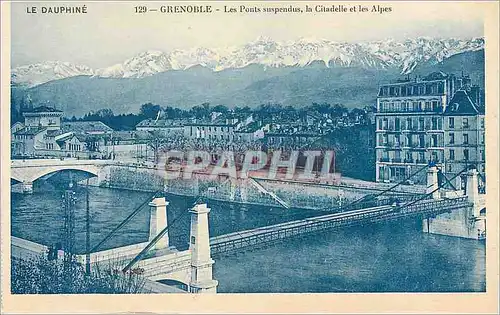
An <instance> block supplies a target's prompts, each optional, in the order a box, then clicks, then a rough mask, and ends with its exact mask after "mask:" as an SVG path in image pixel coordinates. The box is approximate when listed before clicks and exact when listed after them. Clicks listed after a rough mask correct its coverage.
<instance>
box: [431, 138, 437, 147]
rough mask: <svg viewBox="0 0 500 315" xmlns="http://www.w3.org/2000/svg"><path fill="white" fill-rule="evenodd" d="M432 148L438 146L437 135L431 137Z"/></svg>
mask: <svg viewBox="0 0 500 315" xmlns="http://www.w3.org/2000/svg"><path fill="white" fill-rule="evenodd" d="M432 146H433V147H437V146H438V136H437V135H432Z"/></svg>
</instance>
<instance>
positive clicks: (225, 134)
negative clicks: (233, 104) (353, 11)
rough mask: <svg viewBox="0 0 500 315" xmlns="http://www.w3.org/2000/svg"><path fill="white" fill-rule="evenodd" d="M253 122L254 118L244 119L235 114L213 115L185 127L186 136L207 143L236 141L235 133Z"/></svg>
mask: <svg viewBox="0 0 500 315" xmlns="http://www.w3.org/2000/svg"><path fill="white" fill-rule="evenodd" d="M252 122H253V117H252V116H251V115H250V116H248V117H242V116H241V115H237V114H234V113H228V114H220V113H218V115H213V116H212V117H211V119H208V120H201V121H198V120H196V119H194V120H193V121H191V122H189V123H186V124H185V125H184V136H185V137H187V138H190V139H197V140H207V141H225V142H232V141H233V140H235V132H236V131H238V130H240V129H242V128H244V127H245V126H248V125H249V124H251V123H252Z"/></svg>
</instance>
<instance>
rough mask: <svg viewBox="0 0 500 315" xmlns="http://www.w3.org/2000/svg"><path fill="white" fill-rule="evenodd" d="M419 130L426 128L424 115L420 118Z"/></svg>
mask: <svg viewBox="0 0 500 315" xmlns="http://www.w3.org/2000/svg"><path fill="white" fill-rule="evenodd" d="M418 130H420V131H422V130H424V118H423V117H420V118H419V119H418Z"/></svg>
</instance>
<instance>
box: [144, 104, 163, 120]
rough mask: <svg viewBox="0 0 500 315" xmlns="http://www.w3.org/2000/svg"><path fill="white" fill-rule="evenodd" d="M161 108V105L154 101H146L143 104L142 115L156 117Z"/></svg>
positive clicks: (148, 117) (150, 117)
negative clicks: (153, 102)
mask: <svg viewBox="0 0 500 315" xmlns="http://www.w3.org/2000/svg"><path fill="white" fill-rule="evenodd" d="M160 110H161V107H160V105H155V104H152V103H146V104H142V105H141V109H140V115H141V116H143V117H144V118H146V119H154V118H156V116H157V115H158V112H159V111H160Z"/></svg>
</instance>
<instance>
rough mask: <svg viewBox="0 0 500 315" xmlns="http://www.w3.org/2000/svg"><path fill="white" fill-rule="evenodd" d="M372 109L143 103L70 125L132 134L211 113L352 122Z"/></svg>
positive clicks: (103, 111) (90, 115)
mask: <svg viewBox="0 0 500 315" xmlns="http://www.w3.org/2000/svg"><path fill="white" fill-rule="evenodd" d="M373 110H374V108H371V107H365V108H364V109H360V108H353V109H351V110H349V109H348V108H346V107H345V106H343V105H341V104H335V105H331V104H328V103H321V104H318V103H312V104H311V105H310V106H306V107H301V108H295V107H292V106H286V107H285V106H282V105H280V104H262V105H260V106H259V107H257V108H254V109H252V108H250V107H248V106H246V107H235V108H234V109H233V110H230V109H229V108H227V107H226V106H224V105H217V106H211V105H210V104H209V103H203V104H201V105H196V106H194V107H192V108H191V109H188V110H185V109H181V108H176V107H171V106H167V107H162V106H160V105H157V104H152V103H146V104H143V105H142V106H141V107H140V110H139V113H138V114H119V115H115V114H114V113H113V111H112V110H111V109H107V108H105V109H100V110H98V111H96V112H90V113H88V114H86V115H84V116H83V117H81V118H77V117H75V116H73V117H72V118H71V119H69V120H71V121H102V122H103V123H105V124H106V125H108V126H110V127H111V128H113V129H114V130H134V129H135V126H136V125H137V124H138V123H139V122H141V121H142V120H145V119H156V118H162V119H164V118H169V119H186V118H197V119H208V118H209V117H211V115H212V113H215V112H218V113H224V114H225V113H229V112H234V113H245V114H251V113H252V114H254V115H255V116H256V117H262V118H266V117H270V116H274V117H278V118H280V117H281V118H284V119H285V118H286V119H295V118H299V117H303V116H305V115H306V114H307V113H317V114H320V115H324V114H327V115H330V117H333V118H336V117H337V118H338V117H342V116H348V117H349V118H354V117H356V116H363V115H366V114H367V113H368V112H370V111H373Z"/></svg>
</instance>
